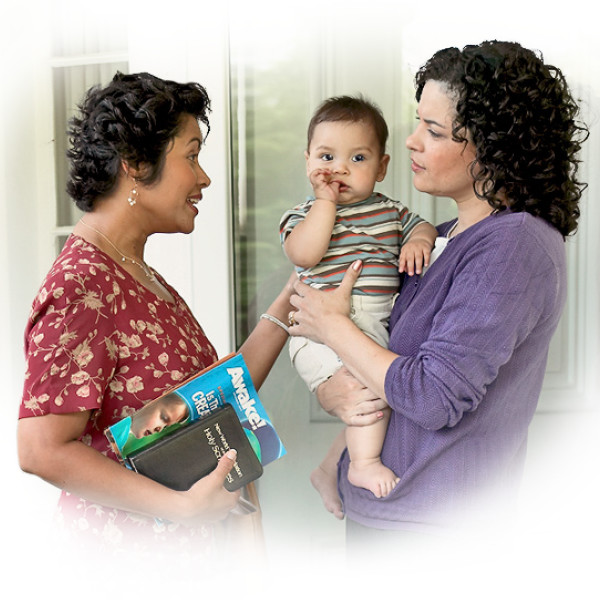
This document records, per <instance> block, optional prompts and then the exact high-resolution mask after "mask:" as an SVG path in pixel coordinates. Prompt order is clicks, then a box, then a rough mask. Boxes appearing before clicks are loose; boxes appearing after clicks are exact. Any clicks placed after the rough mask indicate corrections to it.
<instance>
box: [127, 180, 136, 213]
mask: <svg viewBox="0 0 600 600" xmlns="http://www.w3.org/2000/svg"><path fill="white" fill-rule="evenodd" d="M138 196H139V193H138V189H137V179H136V178H135V177H134V178H133V189H132V190H131V192H129V197H128V198H127V202H129V206H134V205H135V203H136V202H137V199H138Z"/></svg>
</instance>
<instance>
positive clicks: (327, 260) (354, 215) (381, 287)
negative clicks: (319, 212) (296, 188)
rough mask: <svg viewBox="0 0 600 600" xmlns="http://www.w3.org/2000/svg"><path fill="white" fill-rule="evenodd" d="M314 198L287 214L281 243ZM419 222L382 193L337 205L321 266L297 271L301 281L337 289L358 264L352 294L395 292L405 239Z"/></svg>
mask: <svg viewBox="0 0 600 600" xmlns="http://www.w3.org/2000/svg"><path fill="white" fill-rule="evenodd" d="M314 200H315V199H314V198H309V199H308V200H307V201H306V202H303V203H302V204H299V205H298V206H296V207H294V208H292V209H291V210H289V211H287V212H286V213H285V214H284V215H283V217H282V218H281V222H280V226H279V234H280V237H281V242H282V243H283V242H284V241H285V239H286V237H287V236H288V235H289V233H290V232H291V231H292V229H294V227H295V226H296V225H297V224H298V223H300V222H301V221H302V220H303V219H304V218H305V217H306V214H307V213H308V211H309V210H310V208H311V206H312V204H313V202H314ZM421 222H423V219H421V217H419V216H418V215H416V214H415V213H411V212H410V211H409V210H408V208H406V207H405V206H404V205H403V204H402V203H400V202H397V201H395V200H392V199H391V198H388V197H386V196H384V195H383V194H380V193H374V194H373V195H371V196H370V197H369V198H367V199H366V200H362V201H361V202H356V203H354V204H350V205H338V207H337V215H336V218H335V225H334V227H333V232H332V235H331V240H330V242H329V248H328V249H327V252H326V253H325V255H324V256H323V258H322V259H321V262H320V263H319V264H318V265H316V266H314V267H312V268H310V269H301V268H300V267H296V271H297V272H298V274H299V276H300V279H301V280H302V281H303V282H304V283H307V284H309V285H311V286H312V287H316V288H320V289H324V290H331V289H334V288H335V287H337V286H338V285H339V284H340V283H341V281H342V279H343V277H344V273H345V272H346V270H347V269H348V267H349V266H350V265H351V264H352V263H353V262H354V261H355V260H358V259H360V260H362V262H363V269H362V272H361V275H360V277H359V278H358V281H357V282H356V284H355V286H354V289H353V293H354V294H362V295H373V294H395V293H396V292H397V291H398V286H399V283H400V282H399V279H400V277H399V274H398V256H399V255H400V248H401V246H402V244H403V243H404V241H405V240H406V239H408V237H409V236H410V233H411V232H412V230H413V229H414V227H415V226H416V225H418V224H419V223H421Z"/></svg>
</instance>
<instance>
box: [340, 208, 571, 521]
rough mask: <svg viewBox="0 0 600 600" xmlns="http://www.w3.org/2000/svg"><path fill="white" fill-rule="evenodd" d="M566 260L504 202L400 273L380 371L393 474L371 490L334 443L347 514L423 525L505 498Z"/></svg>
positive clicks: (521, 450)
mask: <svg viewBox="0 0 600 600" xmlns="http://www.w3.org/2000/svg"><path fill="white" fill-rule="evenodd" d="M448 228H449V224H447V223H446V224H444V225H441V226H440V227H439V228H438V231H439V232H440V235H443V234H445V233H446V231H447V230H448ZM565 263H566V256H565V243H564V240H563V238H562V236H561V234H560V233H559V232H558V231H557V230H556V229H555V228H553V227H551V226H550V225H548V224H547V223H546V222H545V221H543V220H541V219H539V218H535V217H533V216H531V215H529V214H527V213H509V212H504V213H499V214H497V215H492V216H490V217H488V218H486V219H484V220H483V221H481V222H479V223H478V224H476V225H474V226H472V227H470V228H469V229H468V230H466V231H465V232H463V233H461V234H459V235H457V236H456V237H455V238H453V239H452V240H451V241H450V242H449V243H448V245H447V247H446V249H445V250H444V252H443V253H442V254H441V256H440V257H439V258H438V259H437V260H436V262H435V263H433V265H432V266H431V267H430V268H429V270H428V271H427V273H426V274H425V275H424V276H423V277H418V276H413V277H410V278H407V279H405V281H404V284H403V287H402V289H401V292H400V295H399V297H398V300H397V302H396V304H395V306H394V310H393V312H392V316H391V319H390V349H391V350H392V351H394V352H395V353H396V354H398V355H399V356H398V358H396V360H395V361H394V362H393V363H392V365H391V366H390V368H389V370H388V372H387V374H386V380H385V391H386V396H387V400H388V402H389V404H390V406H391V408H392V417H391V420H390V424H389V427H388V432H387V436H386V439H385V444H384V448H383V452H382V460H383V462H384V464H386V465H387V466H388V467H390V468H391V469H392V470H394V472H395V473H396V474H397V475H398V476H399V477H400V478H401V481H400V483H399V484H398V485H397V486H396V488H395V489H394V490H393V491H392V493H391V494H390V495H389V496H387V497H386V498H383V499H377V498H375V496H374V495H373V494H372V493H371V492H369V491H367V490H364V489H361V488H357V487H354V486H352V485H351V484H350V483H349V482H348V479H347V472H348V456H347V453H344V454H343V455H342V459H341V461H340V470H339V489H340V493H341V495H342V499H343V503H344V510H345V512H346V515H347V516H348V517H349V518H350V519H352V520H354V521H357V522H359V523H362V524H363V525H366V526H370V527H374V528H379V529H406V530H411V529H412V530H428V529H437V528H439V527H445V526H449V525H452V524H455V523H456V522H457V520H459V519H461V520H462V519H464V518H469V517H470V516H471V515H474V514H475V511H480V509H481V508H482V507H484V506H486V505H487V503H488V501H490V500H491V499H496V500H498V502H497V503H494V505H495V506H502V507H507V505H508V504H510V503H511V502H514V499H515V497H516V492H517V489H518V484H519V480H520V476H521V472H522V469H523V464H524V459H525V453H526V446H527V429H528V426H529V423H530V421H531V419H532V417H533V414H534V411H535V409H536V406H537V403H538V399H539V395H540V390H541V387H542V381H543V378H544V373H545V368H546V361H547V356H548V347H549V344H550V340H551V338H552V335H553V333H554V331H555V330H556V327H557V325H558V322H559V319H560V315H561V313H562V310H563V307H564V304H565V298H566V289H567V288H566V264H565ZM500 494H501V495H500ZM490 506H491V505H490Z"/></svg>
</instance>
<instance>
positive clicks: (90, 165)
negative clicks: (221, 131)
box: [67, 72, 210, 212]
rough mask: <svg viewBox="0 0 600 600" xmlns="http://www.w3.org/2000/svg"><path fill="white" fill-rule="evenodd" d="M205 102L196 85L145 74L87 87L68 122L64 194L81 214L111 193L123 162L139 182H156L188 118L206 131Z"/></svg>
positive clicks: (117, 78) (207, 101)
mask: <svg viewBox="0 0 600 600" xmlns="http://www.w3.org/2000/svg"><path fill="white" fill-rule="evenodd" d="M208 112H210V100H209V98H208V95H207V93H206V90H205V89H204V88H203V87H202V86H201V85H200V84H198V83H176V82H174V81H168V80H163V79H160V78H158V77H155V76H154V75H150V74H149V73H137V74H133V75H123V74H122V73H119V72H117V74H116V75H115V76H114V78H113V80H112V81H111V82H110V83H109V84H108V85H107V86H106V87H103V88H102V87H100V86H95V87H92V88H91V89H90V90H89V91H88V92H87V94H86V96H85V98H84V99H83V102H82V103H81V105H80V106H79V114H78V115H76V116H75V117H74V118H73V119H71V121H70V123H69V130H68V134H69V141H70V148H69V150H68V151H67V157H68V158H69V160H70V173H69V180H68V182H67V192H68V194H69V195H70V196H71V197H72V198H73V200H74V201H75V204H77V206H78V207H79V208H80V209H81V210H83V211H87V212H89V211H91V210H92V209H93V206H94V202H95V201H96V200H97V199H98V198H101V197H103V196H106V195H108V194H110V193H111V191H112V190H113V189H114V188H115V186H116V184H117V180H118V175H119V170H120V168H121V163H122V161H124V162H126V163H127V164H128V165H129V166H130V167H133V168H135V169H138V170H140V171H141V175H140V176H139V177H138V180H139V181H141V182H143V183H146V184H151V183H154V182H155V181H157V180H158V179H159V178H160V175H161V173H162V168H163V166H164V161H165V156H166V152H167V149H168V147H169V144H170V143H171V142H172V140H173V138H174V137H175V136H176V135H177V133H178V132H179V130H180V127H181V123H182V117H183V116H184V115H191V116H193V117H194V118H196V119H197V120H199V121H201V122H202V123H204V125H206V129H207V133H208V130H209V129H210V125H209V122H208V117H207V114H208Z"/></svg>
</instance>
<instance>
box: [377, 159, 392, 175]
mask: <svg viewBox="0 0 600 600" xmlns="http://www.w3.org/2000/svg"><path fill="white" fill-rule="evenodd" d="M389 164H390V155H389V154H384V155H382V157H381V158H380V159H379V170H378V171H377V181H383V180H384V179H385V175H386V173H387V168H388V165H389Z"/></svg>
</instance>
